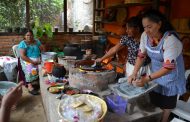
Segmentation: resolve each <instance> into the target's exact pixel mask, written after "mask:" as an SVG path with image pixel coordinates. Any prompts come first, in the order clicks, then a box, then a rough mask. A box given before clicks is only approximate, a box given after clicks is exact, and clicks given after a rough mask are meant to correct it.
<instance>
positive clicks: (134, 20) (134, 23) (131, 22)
mask: <svg viewBox="0 0 190 122" xmlns="http://www.w3.org/2000/svg"><path fill="white" fill-rule="evenodd" d="M126 24H127V25H128V26H129V27H135V28H139V30H140V32H143V31H144V28H143V26H142V19H141V18H140V17H138V16H134V17H131V18H129V19H128V20H127V22H126Z"/></svg>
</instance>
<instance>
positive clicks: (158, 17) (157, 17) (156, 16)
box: [142, 9, 174, 34]
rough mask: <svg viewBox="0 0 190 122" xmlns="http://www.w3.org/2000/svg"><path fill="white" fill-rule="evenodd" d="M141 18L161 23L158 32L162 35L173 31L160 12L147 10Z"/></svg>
mask: <svg viewBox="0 0 190 122" xmlns="http://www.w3.org/2000/svg"><path fill="white" fill-rule="evenodd" d="M143 18H148V19H149V20H151V21H153V22H155V23H159V22H160V21H161V22H162V25H161V27H160V32H161V33H162V34H164V33H165V32H166V31H173V30H174V28H173V26H172V25H171V23H170V22H169V21H168V20H167V18H166V17H165V16H164V15H163V14H162V13H161V12H160V11H157V10H154V9H149V10H147V11H145V12H144V14H143V15H142V19H143Z"/></svg>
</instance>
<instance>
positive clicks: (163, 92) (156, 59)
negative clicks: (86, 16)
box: [128, 10, 186, 122]
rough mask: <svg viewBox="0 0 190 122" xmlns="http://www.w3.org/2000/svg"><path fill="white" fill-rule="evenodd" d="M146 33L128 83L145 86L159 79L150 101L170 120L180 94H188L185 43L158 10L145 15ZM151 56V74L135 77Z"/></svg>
mask: <svg viewBox="0 0 190 122" xmlns="http://www.w3.org/2000/svg"><path fill="white" fill-rule="evenodd" d="M142 24H143V27H144V33H143V34H142V35H141V42H140V49H139V53H138V58H137V60H136V63H135V68H134V70H133V73H132V75H131V76H129V78H128V82H129V83H135V84H136V85H137V86H144V84H145V83H148V82H151V81H152V82H156V83H157V84H158V87H157V88H156V89H154V90H153V91H152V92H151V93H150V99H151V102H152V103H153V104H154V105H156V106H157V107H160V108H161V109H162V110H163V116H162V122H167V121H168V117H169V115H170V112H171V110H172V109H174V108H175V107H176V101H177V95H178V94H179V95H182V94H183V93H185V91H186V88H185V84H186V83H185V82H186V81H185V73H184V71H185V69H184V61H183V56H182V44H181V42H180V40H179V37H178V35H177V34H176V32H175V31H174V29H173V27H172V26H171V24H170V23H169V21H167V19H166V17H165V16H164V15H163V14H161V13H160V12H159V11H156V10H149V11H147V12H145V13H144V15H143V18H142ZM146 55H148V56H149V57H150V59H151V74H150V75H147V76H143V77H141V78H140V79H136V77H137V72H138V70H139V69H140V67H141V65H142V63H143V61H144V58H145V57H146Z"/></svg>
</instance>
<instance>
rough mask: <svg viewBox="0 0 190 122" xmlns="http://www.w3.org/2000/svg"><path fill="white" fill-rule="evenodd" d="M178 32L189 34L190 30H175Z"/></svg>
mask: <svg viewBox="0 0 190 122" xmlns="http://www.w3.org/2000/svg"><path fill="white" fill-rule="evenodd" d="M177 32H178V33H179V34H190V31H189V30H188V31H181V30H179V31H177Z"/></svg>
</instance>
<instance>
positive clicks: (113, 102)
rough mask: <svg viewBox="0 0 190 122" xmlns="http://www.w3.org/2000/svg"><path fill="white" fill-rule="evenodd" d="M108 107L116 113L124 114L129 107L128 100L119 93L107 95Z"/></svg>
mask: <svg viewBox="0 0 190 122" xmlns="http://www.w3.org/2000/svg"><path fill="white" fill-rule="evenodd" d="M106 102H107V105H108V108H109V109H110V110H111V111H113V112H114V113H116V114H124V113H125V111H126V108H127V101H126V100H125V99H123V98H122V97H121V96H118V95H108V96H106Z"/></svg>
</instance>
